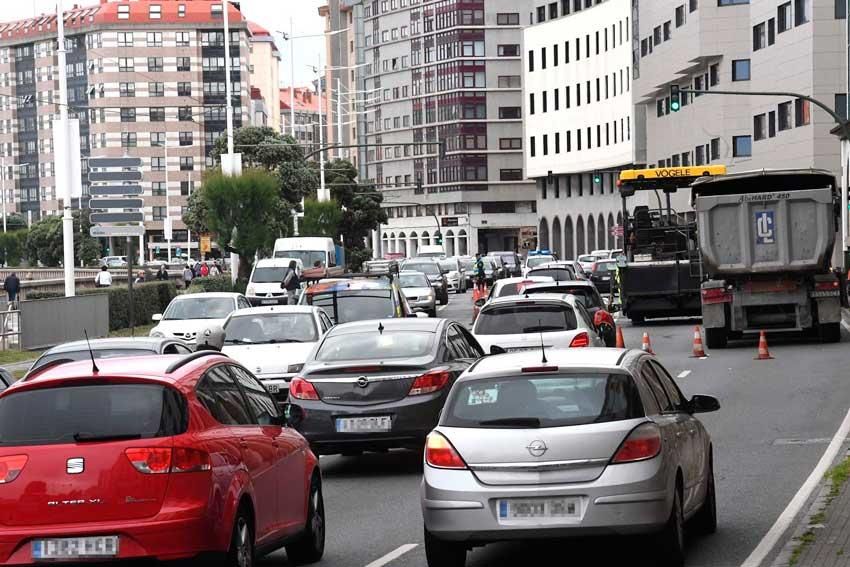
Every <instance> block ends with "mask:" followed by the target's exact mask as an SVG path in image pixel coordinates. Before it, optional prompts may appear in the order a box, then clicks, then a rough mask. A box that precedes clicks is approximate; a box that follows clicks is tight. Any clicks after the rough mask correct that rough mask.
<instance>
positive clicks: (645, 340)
mask: <svg viewBox="0 0 850 567" xmlns="http://www.w3.org/2000/svg"><path fill="white" fill-rule="evenodd" d="M641 348H642V349H643V350H644V352H648V353H649V354H655V353H654V352H653V351H652V343H651V342H649V333H644V334H643V344H642V345H641Z"/></svg>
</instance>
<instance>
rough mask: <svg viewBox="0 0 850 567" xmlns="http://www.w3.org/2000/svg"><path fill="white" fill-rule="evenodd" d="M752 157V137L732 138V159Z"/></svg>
mask: <svg viewBox="0 0 850 567" xmlns="http://www.w3.org/2000/svg"><path fill="white" fill-rule="evenodd" d="M752 155H753V137H752V136H733V137H732V157H751V156H752Z"/></svg>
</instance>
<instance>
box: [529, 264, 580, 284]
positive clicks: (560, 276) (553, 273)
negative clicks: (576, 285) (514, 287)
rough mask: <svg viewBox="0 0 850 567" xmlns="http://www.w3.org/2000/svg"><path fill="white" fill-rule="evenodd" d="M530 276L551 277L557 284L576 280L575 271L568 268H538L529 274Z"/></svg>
mask: <svg viewBox="0 0 850 567" xmlns="http://www.w3.org/2000/svg"><path fill="white" fill-rule="evenodd" d="M528 275H529V276H535V277H550V278H552V279H553V280H555V281H556V282H563V281H569V280H574V279H575V274H574V273H573V271H572V270H571V269H569V268H567V267H563V268H537V269H535V270H531V271H530V272H529V273H528Z"/></svg>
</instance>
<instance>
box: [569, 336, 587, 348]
mask: <svg viewBox="0 0 850 567" xmlns="http://www.w3.org/2000/svg"><path fill="white" fill-rule="evenodd" d="M588 346H590V336H589V335H588V334H587V333H579V334H577V335H576V336H575V337H573V340H572V342H571V343H570V348H581V347H588Z"/></svg>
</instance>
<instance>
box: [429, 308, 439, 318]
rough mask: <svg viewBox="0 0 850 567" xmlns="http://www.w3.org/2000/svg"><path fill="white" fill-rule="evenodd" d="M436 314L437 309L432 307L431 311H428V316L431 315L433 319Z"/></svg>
mask: <svg viewBox="0 0 850 567" xmlns="http://www.w3.org/2000/svg"><path fill="white" fill-rule="evenodd" d="M436 316H437V310H436V309H432V310H431V311H429V312H428V317H431V318H432V319H433V318H435V317H436Z"/></svg>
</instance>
